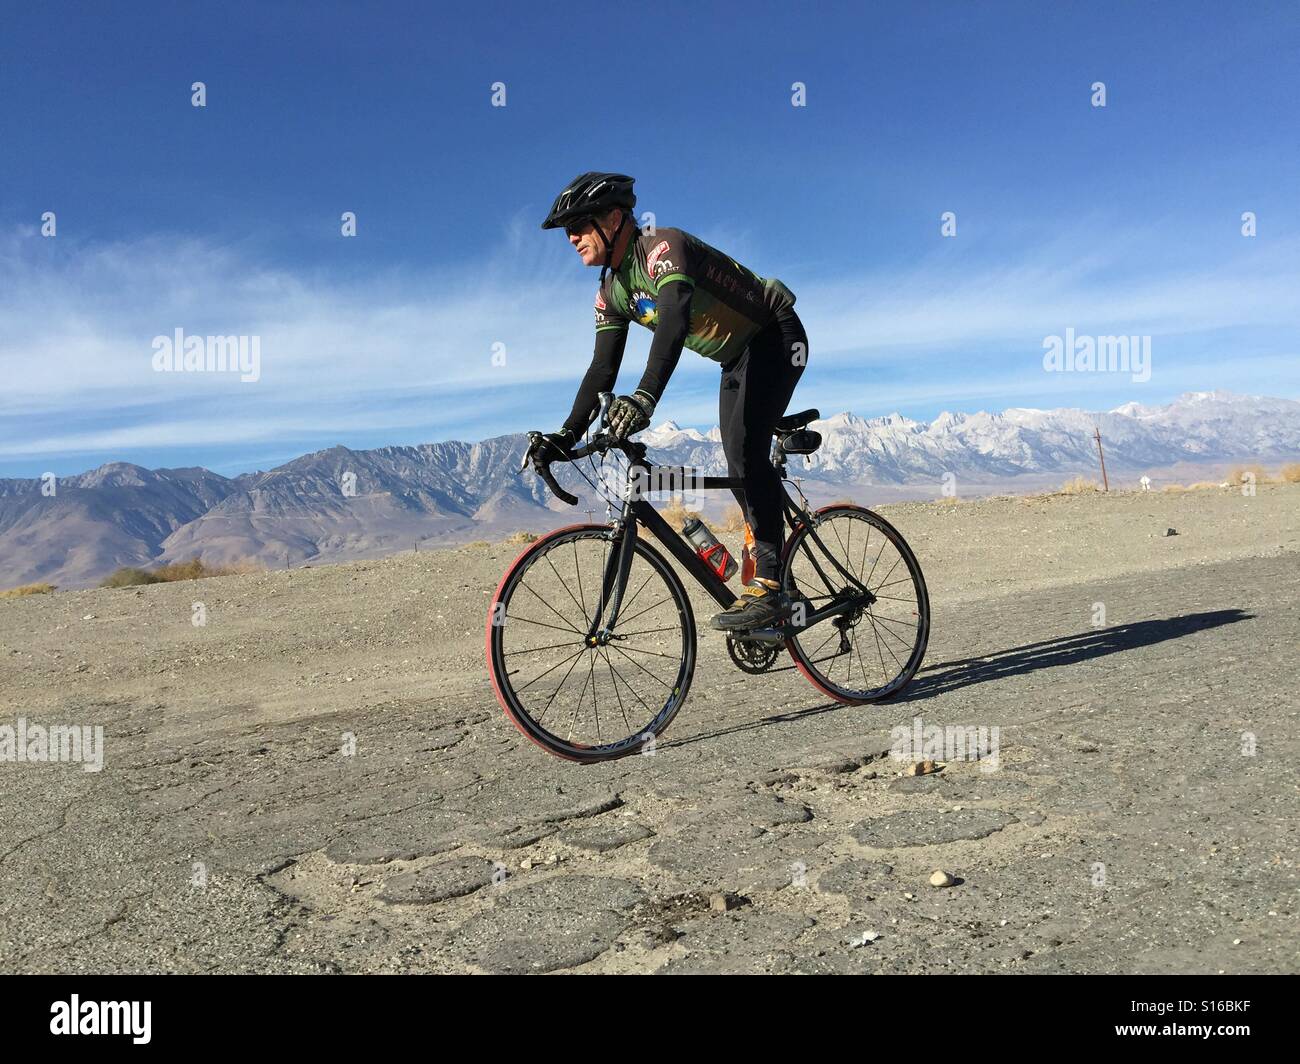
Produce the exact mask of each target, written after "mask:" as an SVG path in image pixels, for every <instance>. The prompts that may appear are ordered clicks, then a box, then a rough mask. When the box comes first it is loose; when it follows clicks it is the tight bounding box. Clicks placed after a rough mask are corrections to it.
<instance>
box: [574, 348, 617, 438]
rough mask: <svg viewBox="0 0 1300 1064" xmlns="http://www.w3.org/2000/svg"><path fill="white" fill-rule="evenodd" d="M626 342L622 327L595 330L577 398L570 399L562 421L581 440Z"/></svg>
mask: <svg viewBox="0 0 1300 1064" xmlns="http://www.w3.org/2000/svg"><path fill="white" fill-rule="evenodd" d="M626 344H627V330H626V329H601V330H599V331H598V332H597V333H596V351H595V354H593V355H592V356H591V365H590V366H588V367H587V373H586V375H585V376H584V377H583V378H582V384H581V385H579V386H578V397H577V398H576V399H574V401H573V410H572V411H571V412H570V414H569V416H568V418H567V419H566V420H565V422H564V427H565V428H566V429H568V430H569V431H570V432H572V433H573V436H574V439H581V438H582V434H583V433H584V432H586V431H587V426H588V425H590V424H591V423H592V422H593V421H594V420H595V419H596V414H597V412H598V411H599V408H600V403H599V396H600V393H601V392H608V391H612V390H613V388H614V381H615V379H617V377H618V367H619V366H620V365H621V364H622V362H623V348H624V346H625V345H626Z"/></svg>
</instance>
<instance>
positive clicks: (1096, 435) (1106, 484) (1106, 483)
mask: <svg viewBox="0 0 1300 1064" xmlns="http://www.w3.org/2000/svg"><path fill="white" fill-rule="evenodd" d="M1092 438H1093V439H1094V440H1096V441H1097V457H1098V458H1100V459H1101V486H1102V490H1103V491H1110V480H1109V479H1107V477H1106V455H1105V453H1104V452H1103V451H1102V449H1101V429H1100V428H1099V427H1097V426H1095V425H1094V426H1093V430H1092Z"/></svg>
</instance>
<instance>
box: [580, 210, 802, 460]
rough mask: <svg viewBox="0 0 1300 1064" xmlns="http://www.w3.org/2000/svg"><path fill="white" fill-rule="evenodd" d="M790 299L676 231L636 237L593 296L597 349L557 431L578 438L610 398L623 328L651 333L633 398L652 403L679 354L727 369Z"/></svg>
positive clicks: (782, 289)
mask: <svg viewBox="0 0 1300 1064" xmlns="http://www.w3.org/2000/svg"><path fill="white" fill-rule="evenodd" d="M792 306H794V294H793V293H792V292H791V291H790V289H788V288H786V286H785V285H783V284H782V283H781V282H780V281H778V280H776V279H775V278H771V279H768V278H763V277H759V276H758V275H757V274H756V273H754V272H753V271H752V270H747V269H746V268H745V267H744V266H742V265H741V264H740V263H738V262H737V261H736V260H735V259H732V258H729V257H727V256H726V255H724V254H722V252H720V251H718V250H717V249H716V248H711V247H709V245H708V244H706V243H704V241H702V240H700V239H698V238H696V237H694V236H692V235H691V234H690V233H685V232H683V231H682V230H680V229H656V230H654V231H653V232H652V233H647V232H638V233H637V234H636V235H635V236H634V237H633V238H632V240H631V241H630V242H629V244H628V246H627V250H626V251H625V252H624V254H623V258H622V261H621V262H620V263H619V264H618V268H617V269H615V270H612V271H610V272H609V273H607V274H606V276H605V281H604V283H603V284H602V285H601V286H600V288H599V290H598V291H597V292H596V345H595V348H596V349H595V354H594V355H593V356H592V360H591V366H590V368H589V369H588V370H587V374H586V376H585V377H584V378H583V380H582V384H581V385H580V386H579V388H578V395H577V398H576V399H575V400H574V402H573V410H572V412H571V413H570V414H569V417H568V419H567V420H566V421H565V422H564V427H565V428H567V429H568V430H570V431H571V432H572V433H573V435H574V436H575V437H577V436H581V435H582V433H583V432H584V431H586V428H587V426H588V425H589V424H590V423H591V420H592V418H593V417H594V416H595V413H596V411H595V407H596V400H597V397H598V396H599V394H600V393H601V392H607V391H611V390H612V389H613V387H614V382H615V380H616V379H617V377H618V368H619V365H620V364H621V363H622V361H623V348H624V346H625V344H626V343H627V334H628V324H629V323H630V322H633V321H635V322H639V323H640V324H641V325H644V326H646V327H647V328H648V329H651V330H653V331H654V334H655V335H654V339H653V340H652V341H651V343H650V355H649V358H648V359H647V360H646V368H645V373H644V374H643V375H642V377H641V383H640V384H639V385H638V387H637V391H638V392H641V393H643V394H644V395H646V396H648V397H649V398H650V399H652V400H654V402H656V403H657V402H658V401H659V398H660V396H661V395H662V394H663V390H664V388H665V386H666V385H667V384H668V378H669V376H671V374H672V372H673V369H674V367H676V365H677V361H678V359H679V358H680V357H681V353H682V348H683V347H689V348H690V349H691V350H692V351H697V352H699V353H700V354H701V355H703V356H704V357H705V358H711V359H713V360H714V361H716V362H720V363H722V364H724V365H725V364H727V363H729V362H731V361H732V360H734V359H735V358H737V357H739V356H740V354H741V353H742V352H743V351H744V350H745V348H746V346H747V345H748V344H749V342H750V340H752V339H753V338H754V336H755V335H757V333H758V332H759V331H760V330H761V329H763V328H765V327H766V326H767V325H769V324H770V323H771V322H772V320H773V319H774V318H775V317H776V316H777V315H778V314H779V313H781V312H782V311H783V310H786V309H788V308H790V307H792Z"/></svg>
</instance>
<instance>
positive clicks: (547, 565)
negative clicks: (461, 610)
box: [487, 525, 695, 762]
mask: <svg viewBox="0 0 1300 1064" xmlns="http://www.w3.org/2000/svg"><path fill="white" fill-rule="evenodd" d="M618 546H619V544H618V542H617V541H616V540H615V539H614V537H613V533H612V530H611V529H610V528H609V527H608V526H605V525H579V526H576V527H574V528H567V529H560V530H559V531H557V532H553V533H551V534H550V535H548V536H545V537H543V538H542V539H540V540H538V541H537V542H536V543H533V544H532V545H531V546H529V547H528V549H527V550H525V551H524V552H523V554H521V555H520V556H519V558H518V559H517V560H516V561H515V563H514V565H513V566H511V568H510V569H509V571H507V573H506V575H505V577H504V578H503V579H502V581H501V585H500V586H499V587H498V588H497V593H496V596H495V597H494V599H493V601H492V607H491V609H490V610H489V613H488V622H487V658H488V671H489V673H490V674H491V677H492V685H493V687H494V688H495V689H496V694H497V699H498V701H499V702H500V703H501V707H502V708H503V709H504V710H505V711H506V715H507V716H508V717H509V718H510V720H511V721H513V722H514V724H515V726H516V727H517V728H518V729H519V730H520V731H521V732H523V733H524V735H526V736H527V737H528V738H529V739H531V740H532V741H533V742H535V743H536V744H537V745H538V746H540V747H542V748H543V749H544V750H546V751H548V752H549V753H552V754H555V755H556V756H557V757H563V758H567V759H568V760H570V761H581V762H595V761H612V760H614V759H615V758H619V757H626V756H627V755H628V754H634V753H638V752H643V751H645V750H647V749H653V740H654V737H655V736H657V735H659V734H660V733H661V732H663V730H664V729H665V728H667V727H668V725H669V724H670V723H671V722H672V719H673V717H675V716H676V715H677V711H678V710H679V709H680V708H681V706H682V703H683V702H684V701H685V700H686V693H687V691H688V690H689V688H690V684H691V676H692V675H693V673H694V671H695V618H694V615H693V613H692V611H691V604H690V600H689V599H688V598H687V596H686V589H685V588H684V587H683V586H682V582H681V580H680V579H679V578H678V577H677V574H676V573H675V572H673V570H672V568H671V567H670V566H669V565H668V563H667V562H666V561H665V560H664V558H663V556H662V555H661V554H659V552H658V551H656V550H655V549H654V548H653V547H652V546H650V544H648V543H646V542H645V541H644V540H642V539H640V538H638V539H637V542H636V549H635V552H634V554H633V557H632V562H631V567H630V569H629V572H628V577H627V586H626V590H625V591H624V594H623V600H622V606H621V608H620V610H619V617H618V622H617V624H616V626H615V628H614V630H613V631H611V632H610V633H609V634H608V635H607V636H606V637H605V638H603V639H602V638H599V637H595V638H593V636H592V629H593V627H597V625H596V621H597V619H598V618H599V617H601V616H602V615H603V614H604V613H605V612H606V610H605V607H606V603H604V602H602V601H601V595H602V581H603V579H604V574H605V572H606V571H607V569H608V567H609V565H610V562H611V556H612V555H613V554H616V553H617V550H618Z"/></svg>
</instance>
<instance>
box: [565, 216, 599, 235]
mask: <svg viewBox="0 0 1300 1064" xmlns="http://www.w3.org/2000/svg"><path fill="white" fill-rule="evenodd" d="M591 226H592V220H591V219H590V218H579V219H578V220H577V221H573V222H570V223H569V224H568V225H566V226H565V227H564V235H565V236H581V235H582V234H583V233H585V232H587V231H588V230H590V229H591Z"/></svg>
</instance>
